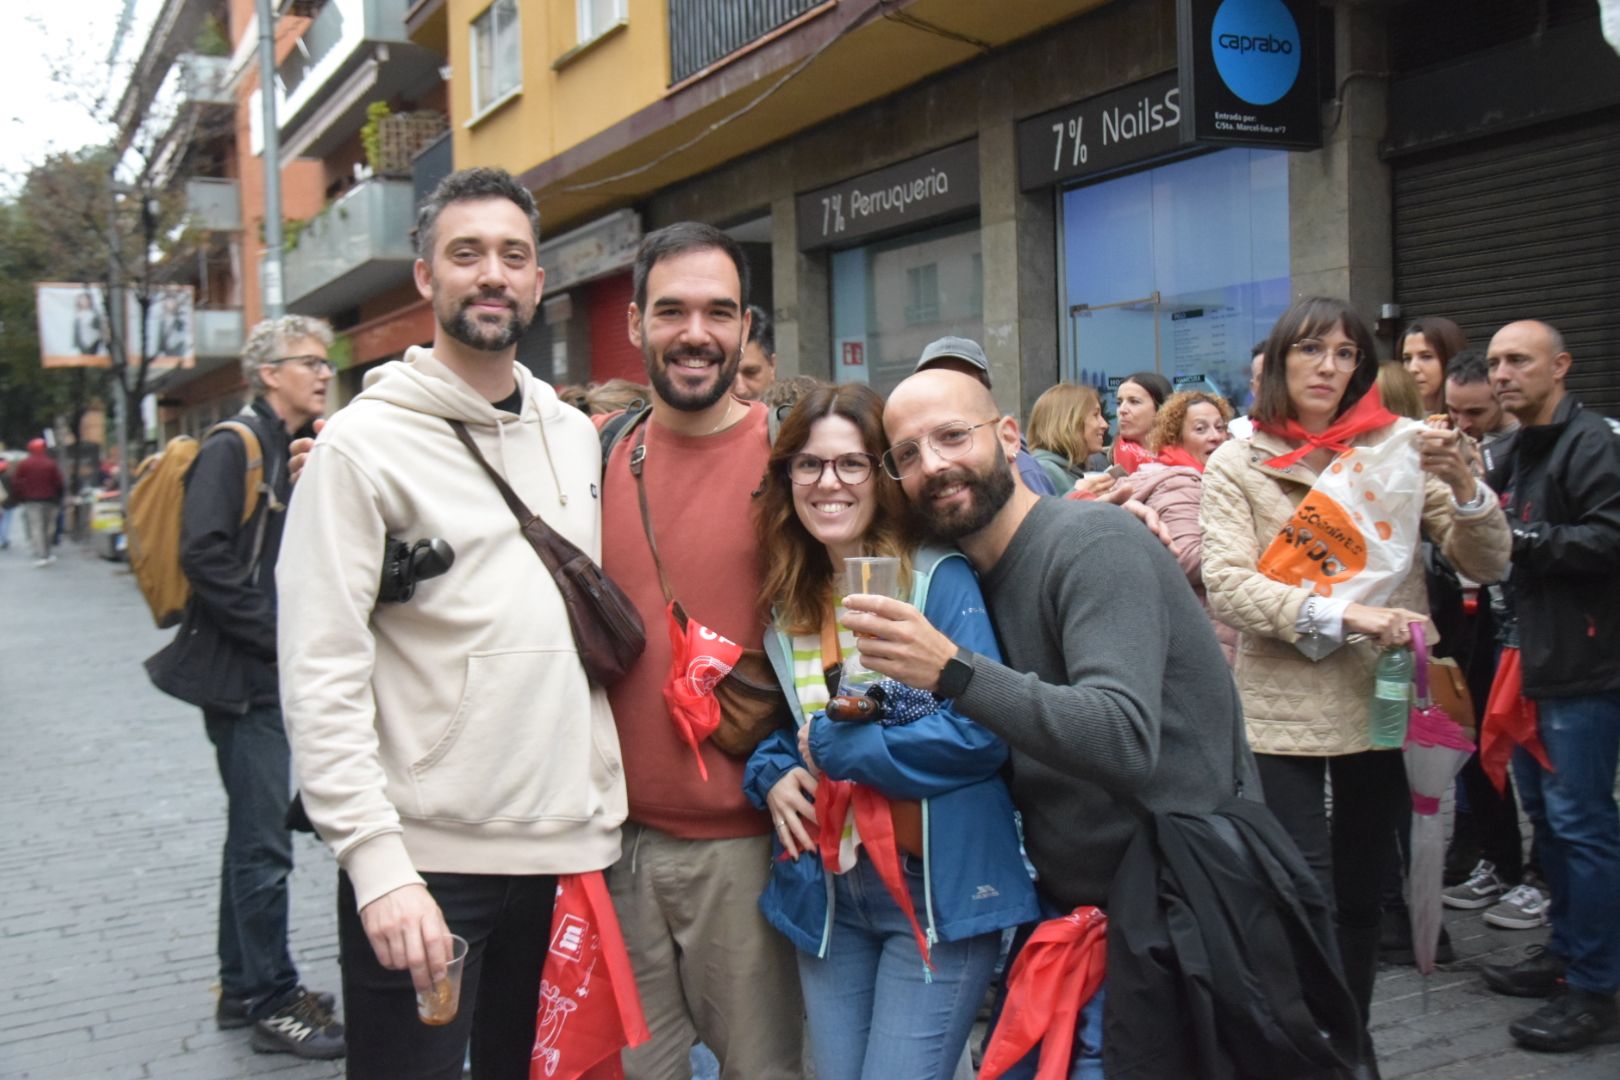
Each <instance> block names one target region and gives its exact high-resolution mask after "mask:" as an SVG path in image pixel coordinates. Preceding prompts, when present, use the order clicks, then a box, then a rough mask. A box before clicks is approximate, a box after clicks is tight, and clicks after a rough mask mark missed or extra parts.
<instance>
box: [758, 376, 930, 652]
mask: <svg viewBox="0 0 1620 1080" xmlns="http://www.w3.org/2000/svg"><path fill="white" fill-rule="evenodd" d="M829 416H841V417H843V418H844V419H845V420H848V421H849V422H850V423H852V424H854V425H855V426H856V427H857V428H859V429H860V432H861V442H862V443H863V444H864V445H865V447H866V452H867V453H869V454H871V455H872V456H873V457H874V458H878V459H881V458H882V457H883V452H884V451H885V450H887V449H888V448H889V442H888V439H887V438H886V437H885V436H884V434H883V398H882V397H881V396H879V394H878V393H877V391H875V390H873V389H872V388H871V387H869V386H866V385H865V384H863V383H844V384H842V385H837V386H832V385H827V384H822V385H820V386H816V387H814V388H812V389H810V390H809V391H808V392H806V393H805V395H804V396H803V397H801V398H800V399H799V401H798V403H797V404H796V405H794V406H793V409H792V411H791V412H789V413H788V414H787V416H786V417H785V418H784V419H783V421H782V428H781V430H780V431H778V432H777V435H776V445H775V446H774V447H773V448H772V449H771V457H770V463H769V464H768V465H767V466H766V469H765V479H764V482H763V483H762V484H761V485H760V492H759V501H758V503H757V504H756V505H755V507H754V528H755V530H756V532H757V534H758V537H759V550H760V553H761V556H762V559H763V562H764V571H765V573H764V580H763V584H762V587H761V589H760V603H761V605H762V607H763V608H764V612H763V614H764V615H765V617H766V618H767V619H768V618H769V617H770V608H771V607H772V605H773V604H774V605H775V607H776V608H777V609H778V611H779V612H780V614H781V620H782V624H783V626H784V627H785V628H786V629H787V631H788V632H789V633H792V634H813V633H815V632H816V631H818V630H819V629H821V623H822V620H823V619H824V618H825V617H826V614H827V612H828V611H830V610H832V608H833V606H834V603H835V599H836V583H835V581H834V580H833V568H832V560H831V558H830V557H829V556H828V555H827V549H826V547H825V546H823V545H822V543H821V541H819V540H817V539H816V538H815V537H813V536H811V535H810V531H809V530H808V529H806V528H805V527H804V523H803V522H801V521H800V520H799V515H798V513H797V512H796V511H795V510H794V508H793V482H792V480H790V479H789V478H788V461H789V459H790V458H792V457H793V455H794V454H797V453H798V452H799V451H801V450H803V449H804V446H805V443H807V442H809V441H810V430H811V428H812V427H814V426H815V423H816V421H818V420H821V419H824V418H826V417H829ZM868 482H869V483H871V484H873V485H875V486H874V488H873V494H874V495H875V496H876V500H875V507H874V511H873V514H872V524H871V526H870V527H869V528H868V529H867V533H866V548H867V551H868V552H869V553H871V554H873V555H889V556H898V557H899V558H900V560H901V562H900V573H901V581H902V583H904V582H908V581H910V578H911V552H912V549H913V548H914V547H915V542H914V538H913V537H912V535H911V532H910V528H909V521H910V517H909V513H908V510H907V507H906V497H905V493H904V492H903V491H902V490H901V489H900V482H899V481H898V480H893V479H890V477H889V475H888V474H887V473H885V472H884V471H883V469H882V468H881V467H880V466H878V465H873V466H872V477H871V480H870V481H868ZM903 587H904V586H903Z"/></svg>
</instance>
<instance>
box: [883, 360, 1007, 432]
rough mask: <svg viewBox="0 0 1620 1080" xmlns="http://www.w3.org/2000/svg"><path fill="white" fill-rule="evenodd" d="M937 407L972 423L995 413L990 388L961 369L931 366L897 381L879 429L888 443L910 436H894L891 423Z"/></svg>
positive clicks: (994, 402) (933, 411)
mask: <svg viewBox="0 0 1620 1080" xmlns="http://www.w3.org/2000/svg"><path fill="white" fill-rule="evenodd" d="M940 410H945V411H951V410H954V411H955V415H956V418H957V419H963V420H966V419H967V418H968V417H972V419H971V420H968V422H969V423H972V424H976V423H978V422H979V421H980V420H988V419H990V418H991V417H994V416H997V415H999V410H997V408H996V399H995V398H993V397H991V396H990V388H989V387H987V386H985V385H984V384H983V383H981V382H980V381H979V380H978V379H976V378H974V377H973V376H971V375H968V374H966V373H965V372H961V371H955V370H952V369H951V368H946V367H931V368H929V369H927V370H926V371H919V372H917V373H916V374H915V375H912V376H910V377H908V378H906V379H904V380H902V381H901V383H900V385H899V386H897V387H895V388H894V392H893V393H891V394H890V395H889V402H888V405H887V406H885V407H884V409H883V428H884V430H885V431H886V432H888V435H889V441H890V442H898V441H900V440H901V439H907V438H911V437H912V436H909V435H897V434H895V432H896V427H895V425H896V424H897V423H901V422H903V421H904V420H905V419H906V418H907V417H910V416H912V415H915V414H917V413H918V412H919V411H922V412H927V413H928V414H929V415H933V414H934V413H935V412H938V411H940Z"/></svg>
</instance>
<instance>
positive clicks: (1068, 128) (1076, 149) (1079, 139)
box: [1052, 116, 1086, 172]
mask: <svg viewBox="0 0 1620 1080" xmlns="http://www.w3.org/2000/svg"><path fill="white" fill-rule="evenodd" d="M1052 134H1053V135H1055V136H1056V137H1057V139H1056V145H1055V146H1054V147H1053V148H1052V171H1053V172H1056V171H1058V170H1059V169H1061V168H1062V167H1063V140H1064V136H1067V137H1068V141H1069V167H1070V168H1071V169H1072V168H1073V167H1075V166H1076V165H1083V164H1085V160H1086V138H1085V135H1086V118H1085V117H1083V116H1071V117H1069V118H1068V120H1059V121H1058V122H1057V123H1055V124H1053V125H1052Z"/></svg>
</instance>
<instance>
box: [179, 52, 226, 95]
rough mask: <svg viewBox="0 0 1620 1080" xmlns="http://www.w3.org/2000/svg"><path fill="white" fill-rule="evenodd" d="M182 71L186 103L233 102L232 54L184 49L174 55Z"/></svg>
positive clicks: (181, 86) (181, 92)
mask: <svg viewBox="0 0 1620 1080" xmlns="http://www.w3.org/2000/svg"><path fill="white" fill-rule="evenodd" d="M175 66H176V67H177V68H179V71H180V82H179V89H180V98H181V101H182V102H184V103H185V104H187V105H234V104H236V100H235V99H234V98H233V97H232V96H231V91H230V72H231V58H230V57H228V56H203V55H201V54H200V53H182V54H181V55H180V56H178V57H177V58H176V59H175Z"/></svg>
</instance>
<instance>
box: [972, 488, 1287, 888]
mask: <svg viewBox="0 0 1620 1080" xmlns="http://www.w3.org/2000/svg"><path fill="white" fill-rule="evenodd" d="M982 585H983V588H984V595H985V599H986V601H987V602H988V603H989V605H990V616H991V618H992V619H993V620H994V622H995V625H996V630H997V632H998V634H999V636H1000V638H1001V644H1002V652H1003V654H1004V655H1005V657H1006V661H1007V662H1006V664H1005V665H1003V664H997V663H995V662H993V661H991V660H988V659H986V658H984V657H982V656H979V657H975V658H974V662H973V668H974V675H973V680H972V682H971V683H969V684H968V688H967V691H966V692H965V693H963V695H962V696H961V697H960V698H958V699H957V701H956V705H957V707H958V708H959V709H960V710H961V711H962V712H963V713H964V714H966V715H967V716H970V717H972V718H973V719H974V720H976V721H978V722H979V723H980V724H983V725H984V726H985V727H986V728H989V729H990V730H991V731H994V732H995V733H996V734H997V735H1000V736H1001V737H1002V738H1003V739H1004V740H1006V742H1007V744H1008V745H1009V746H1010V747H1011V748H1012V770H1013V777H1012V793H1013V799H1014V801H1015V802H1016V803H1017V804H1018V808H1019V810H1020V811H1021V812H1022V814H1023V817H1024V843H1025V846H1026V848H1027V849H1028V851H1029V857H1030V859H1031V860H1032V861H1033V862H1034V864H1035V868H1036V870H1038V871H1039V872H1040V877H1041V888H1042V890H1043V891H1044V892H1045V893H1046V894H1047V895H1048V896H1049V897H1051V898H1052V899H1053V900H1055V901H1057V902H1058V903H1059V904H1060V905H1062V906H1063V907H1064V909H1065V910H1067V909H1069V908H1072V907H1074V906H1076V905H1078V904H1096V905H1099V906H1101V905H1104V904H1106V902H1107V898H1108V888H1109V885H1110V883H1111V882H1112V880H1113V876H1114V871H1115V868H1116V867H1117V866H1118V865H1119V861H1120V859H1121V858H1122V857H1123V856H1124V854H1125V848H1126V846H1127V844H1129V842H1130V839H1131V837H1132V835H1133V834H1134V832H1135V829H1136V823H1137V820H1138V817H1137V811H1136V809H1135V808H1134V805H1130V803H1131V801H1132V800H1134V802H1135V803H1138V804H1140V805H1141V806H1144V807H1146V808H1148V809H1149V810H1152V811H1167V810H1183V811H1190V812H1206V811H1209V810H1212V809H1214V808H1215V806H1217V805H1218V804H1219V803H1220V802H1221V801H1222V800H1224V799H1225V798H1226V797H1227V796H1229V795H1231V794H1232V792H1233V790H1234V783H1233V775H1232V774H1233V768H1234V757H1235V755H1234V748H1233V739H1234V737H1236V736H1237V733H1238V732H1239V731H1240V730H1241V715H1242V704H1241V701H1240V699H1239V697H1238V693H1237V688H1236V686H1235V685H1234V683H1233V681H1232V674H1231V671H1230V670H1229V669H1228V668H1227V666H1226V661H1225V660H1224V659H1223V658H1222V656H1221V648H1220V645H1219V644H1218V643H1217V642H1216V640H1215V634H1214V632H1213V631H1212V630H1211V629H1210V625H1209V619H1208V617H1207V616H1206V615H1205V614H1204V609H1203V607H1202V606H1200V604H1199V602H1198V598H1197V597H1196V596H1195V595H1193V591H1192V588H1191V587H1190V586H1189V585H1188V584H1187V578H1186V575H1185V574H1183V573H1182V570H1181V567H1180V566H1178V565H1177V564H1176V560H1175V559H1174V558H1173V557H1172V556H1171V555H1170V553H1169V552H1168V551H1166V550H1165V548H1164V545H1162V544H1161V543H1159V541H1158V540H1157V539H1156V538H1155V537H1154V536H1153V535H1152V534H1151V533H1150V532H1148V530H1147V529H1145V528H1144V527H1143V526H1142V524H1141V523H1140V522H1138V521H1137V520H1136V519H1135V518H1134V517H1132V516H1131V515H1130V514H1128V513H1126V512H1125V511H1123V510H1120V509H1118V508H1116V507H1113V506H1107V505H1099V504H1095V503H1088V502H1077V501H1067V500H1063V499H1042V500H1040V502H1039V503H1037V504H1036V506H1035V507H1034V509H1033V510H1031V511H1030V513H1029V516H1028V517H1027V518H1026V519H1025V520H1024V522H1023V524H1022V525H1020V526H1019V528H1018V532H1017V533H1016V534H1015V535H1014V536H1013V539H1012V543H1011V544H1009V545H1008V547H1007V550H1006V552H1005V554H1003V555H1002V557H1001V561H1000V562H998V563H996V565H995V566H994V567H992V568H991V569H990V570H989V572H988V573H986V574H984V576H983V580H982ZM1237 760H1239V761H1240V762H1241V765H1240V768H1241V769H1242V770H1243V772H1244V777H1243V781H1244V788H1245V792H1244V793H1245V794H1246V795H1249V796H1252V797H1255V798H1258V797H1259V790H1260V789H1259V783H1258V781H1257V779H1256V777H1255V774H1254V759H1253V757H1252V756H1251V755H1250V754H1249V752H1248V748H1247V746H1244V747H1243V749H1242V751H1241V754H1240V755H1237Z"/></svg>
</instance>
